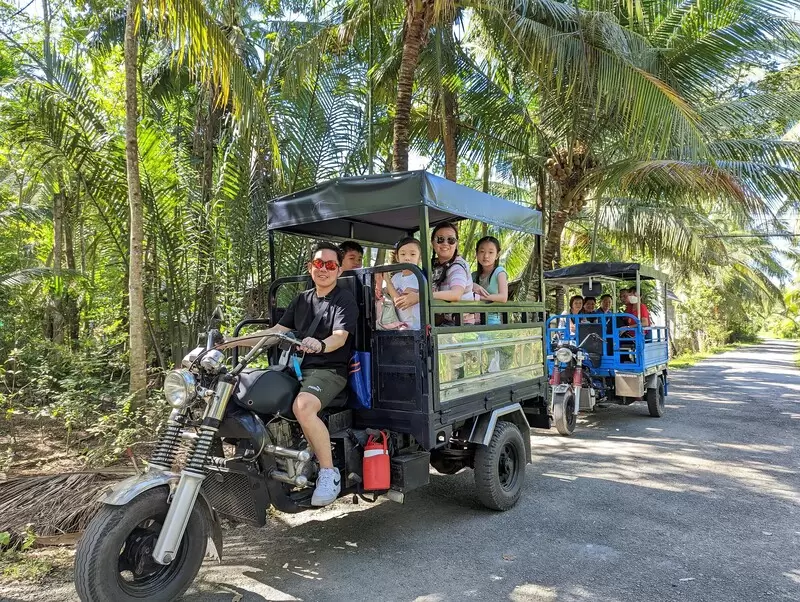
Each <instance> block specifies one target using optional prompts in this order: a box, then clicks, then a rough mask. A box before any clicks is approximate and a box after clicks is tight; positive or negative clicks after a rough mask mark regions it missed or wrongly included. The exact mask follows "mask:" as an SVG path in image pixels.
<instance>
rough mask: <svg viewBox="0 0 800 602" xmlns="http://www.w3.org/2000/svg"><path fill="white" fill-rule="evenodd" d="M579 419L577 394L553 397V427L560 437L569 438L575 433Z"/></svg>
mask: <svg viewBox="0 0 800 602" xmlns="http://www.w3.org/2000/svg"><path fill="white" fill-rule="evenodd" d="M576 424H578V417H577V416H576V415H575V394H574V393H573V392H572V391H567V392H566V393H558V394H556V395H555V396H554V397H553V425H554V426H555V427H556V430H557V431H558V434H559V435H564V436H565V437H569V436H570V435H571V434H572V433H574V432H575V425H576Z"/></svg>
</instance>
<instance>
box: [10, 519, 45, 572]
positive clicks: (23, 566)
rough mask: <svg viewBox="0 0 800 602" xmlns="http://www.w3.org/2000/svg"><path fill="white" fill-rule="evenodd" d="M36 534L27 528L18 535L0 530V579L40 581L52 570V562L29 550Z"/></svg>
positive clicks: (34, 541)
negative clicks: (14, 535)
mask: <svg viewBox="0 0 800 602" xmlns="http://www.w3.org/2000/svg"><path fill="white" fill-rule="evenodd" d="M35 543H36V534H35V533H34V532H33V530H32V529H31V528H30V526H29V527H28V529H27V530H26V531H25V532H24V533H23V534H22V535H21V536H20V537H12V535H11V534H10V533H9V532H8V531H3V532H0V581H9V582H11V581H33V582H39V581H42V580H43V579H44V578H45V577H46V576H47V575H49V574H50V573H51V572H52V570H53V563H52V562H51V561H49V560H48V559H45V558H39V557H37V556H36V555H34V554H33V553H32V552H31V549H32V548H33V545H34V544H35Z"/></svg>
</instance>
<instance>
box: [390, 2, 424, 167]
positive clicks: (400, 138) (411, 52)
mask: <svg viewBox="0 0 800 602" xmlns="http://www.w3.org/2000/svg"><path fill="white" fill-rule="evenodd" d="M418 4H419V6H418V7H417V5H418ZM431 9H432V1H431V0H422V2H419V3H418V2H417V1H416V0H410V1H407V2H406V13H407V19H406V27H405V36H404V38H403V58H402V59H401V62H400V71H399V73H398V76H397V107H396V109H395V115H394V134H393V140H392V171H408V138H409V127H410V125H411V97H412V93H413V90H414V75H415V74H416V71H417V64H418V63H419V53H420V51H421V50H422V48H423V47H424V46H425V44H426V43H427V38H428V32H427V28H428V27H429V26H430V22H429V13H430V11H431Z"/></svg>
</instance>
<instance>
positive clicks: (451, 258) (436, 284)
mask: <svg viewBox="0 0 800 602" xmlns="http://www.w3.org/2000/svg"><path fill="white" fill-rule="evenodd" d="M431 243H432V244H433V257H432V261H431V264H432V266H433V274H431V288H432V289H433V298H434V299H439V300H440V301H474V300H475V295H474V294H473V293H472V275H471V273H470V269H469V265H467V262H466V261H464V259H463V258H462V257H461V256H460V255H459V254H458V231H457V230H456V227H455V226H454V225H453V224H451V223H450V222H442V223H440V224H438V225H437V226H436V227H435V228H434V229H433V234H431ZM415 303H419V295H418V294H416V293H409V294H407V295H402V296H400V297H399V298H398V299H397V302H396V303H395V305H396V306H397V307H399V308H400V309H408V308H410V307H412V306H413V305H414V304H415ZM463 322H464V324H474V323H475V315H474V314H464V315H463ZM453 324H455V320H454V319H453V315H452V314H437V316H436V325H437V326H442V325H453Z"/></svg>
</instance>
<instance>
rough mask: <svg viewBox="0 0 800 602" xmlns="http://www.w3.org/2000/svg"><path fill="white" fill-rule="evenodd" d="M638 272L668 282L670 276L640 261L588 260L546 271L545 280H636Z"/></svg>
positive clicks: (577, 281) (569, 282)
mask: <svg viewBox="0 0 800 602" xmlns="http://www.w3.org/2000/svg"><path fill="white" fill-rule="evenodd" d="M636 272H639V277H640V278H641V279H642V280H660V281H661V282H666V281H667V280H668V277H667V275H666V274H664V273H663V272H659V271H658V270H655V269H653V268H651V267H648V266H645V265H642V264H640V263H602V262H597V261H595V262H587V263H579V264H578V265H571V266H567V267H565V268H559V269H557V270H548V271H547V272H545V273H544V277H545V280H550V281H554V280H555V281H558V283H559V284H580V283H583V282H586V281H587V280H588V279H589V278H598V279H603V278H606V279H609V280H612V279H613V280H636Z"/></svg>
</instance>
